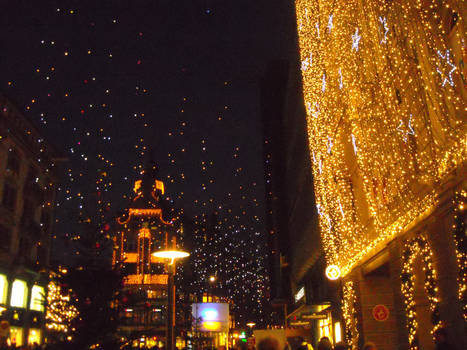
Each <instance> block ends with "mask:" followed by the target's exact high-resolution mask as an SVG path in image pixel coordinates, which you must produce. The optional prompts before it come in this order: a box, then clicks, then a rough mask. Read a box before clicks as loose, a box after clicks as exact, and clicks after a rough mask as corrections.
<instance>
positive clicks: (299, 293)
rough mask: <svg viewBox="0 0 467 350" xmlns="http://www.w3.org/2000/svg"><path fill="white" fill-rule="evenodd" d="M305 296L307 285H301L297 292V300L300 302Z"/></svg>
mask: <svg viewBox="0 0 467 350" xmlns="http://www.w3.org/2000/svg"><path fill="white" fill-rule="evenodd" d="M304 296H305V287H301V288H300V289H299V290H298V291H297V293H295V302H296V303H298V302H299V301H300V300H301V299H302V298H303V297H304Z"/></svg>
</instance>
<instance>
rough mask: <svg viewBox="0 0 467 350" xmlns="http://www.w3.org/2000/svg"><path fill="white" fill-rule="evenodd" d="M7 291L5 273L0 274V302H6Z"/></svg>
mask: <svg viewBox="0 0 467 350" xmlns="http://www.w3.org/2000/svg"><path fill="white" fill-rule="evenodd" d="M7 291H8V280H7V279H6V276H5V275H0V304H6V295H7Z"/></svg>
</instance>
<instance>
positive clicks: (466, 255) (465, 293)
mask: <svg viewBox="0 0 467 350" xmlns="http://www.w3.org/2000/svg"><path fill="white" fill-rule="evenodd" d="M453 204H454V225H453V230H454V233H453V236H454V242H455V244H456V258H457V266H458V267H459V273H458V276H457V283H458V297H459V300H460V302H461V305H462V310H463V316H464V320H465V321H466V322H467V237H466V235H465V221H464V219H465V214H464V210H465V208H466V207H467V191H465V190H460V191H458V192H456V193H455V195H454V198H453Z"/></svg>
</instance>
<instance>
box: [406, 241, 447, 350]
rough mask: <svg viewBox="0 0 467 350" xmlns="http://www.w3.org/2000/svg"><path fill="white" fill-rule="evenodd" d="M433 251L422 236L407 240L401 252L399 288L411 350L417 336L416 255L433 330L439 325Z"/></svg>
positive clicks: (414, 347) (416, 340) (413, 349)
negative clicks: (421, 269) (419, 262)
mask: <svg viewBox="0 0 467 350" xmlns="http://www.w3.org/2000/svg"><path fill="white" fill-rule="evenodd" d="M432 256H433V252H432V250H431V249H430V246H429V244H428V242H427V241H426V238H425V237H423V236H418V237H415V238H413V239H411V240H409V241H408V242H407V243H406V244H405V246H404V251H403V253H402V272H401V281H402V284H401V290H402V295H403V296H404V302H405V313H406V317H407V328H408V331H409V345H410V349H411V350H418V349H419V347H418V338H417V311H416V308H415V300H414V282H415V276H414V261H415V259H416V258H417V257H420V258H421V259H422V260H423V264H424V265H423V271H424V272H425V285H424V287H425V291H426V294H427V297H428V301H429V306H430V310H431V313H432V316H431V320H432V322H433V326H434V328H433V331H434V330H436V329H437V328H439V327H441V320H440V315H439V297H438V287H437V284H436V270H435V268H434V266H433V259H432Z"/></svg>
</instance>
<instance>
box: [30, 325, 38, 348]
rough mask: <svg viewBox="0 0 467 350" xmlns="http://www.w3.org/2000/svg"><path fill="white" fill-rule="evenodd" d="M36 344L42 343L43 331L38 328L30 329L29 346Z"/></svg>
mask: <svg viewBox="0 0 467 350" xmlns="http://www.w3.org/2000/svg"><path fill="white" fill-rule="evenodd" d="M34 343H37V344H40V343H41V330H40V329H37V328H31V329H29V335H28V344H29V345H33V344H34Z"/></svg>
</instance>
